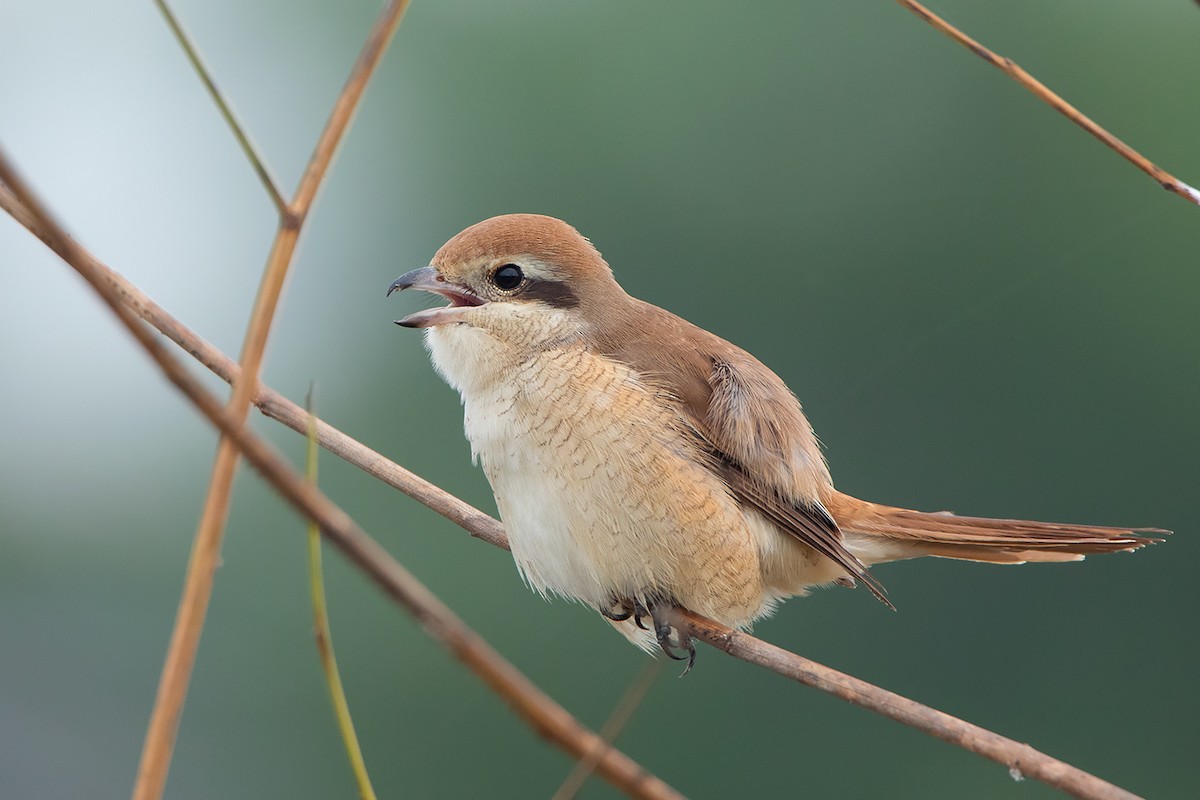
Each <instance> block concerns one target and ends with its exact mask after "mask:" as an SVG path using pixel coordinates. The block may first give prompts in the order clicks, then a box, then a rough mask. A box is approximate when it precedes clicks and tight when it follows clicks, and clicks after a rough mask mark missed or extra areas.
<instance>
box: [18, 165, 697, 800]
mask: <svg viewBox="0 0 1200 800" xmlns="http://www.w3.org/2000/svg"><path fill="white" fill-rule="evenodd" d="M0 184H6V185H7V187H8V188H7V189H4V187H3V186H0V205H3V206H4V207H5V208H16V209H18V213H17V214H14V216H15V217H16V218H17V219H18V220H28V221H29V222H30V223H31V225H32V226H33V229H36V230H37V231H38V235H39V238H42V239H43V241H45V242H46V243H47V244H48V245H49V246H50V248H51V249H52V250H53V251H54V252H55V253H56V254H58V255H59V257H61V258H62V259H63V260H64V261H65V262H67V264H69V265H70V266H71V267H72V268H74V269H75V271H76V272H78V273H79V274H80V275H81V276H82V277H83V278H84V279H85V280H86V281H87V282H88V283H89V284H90V285H91V286H92V288H93V289H95V291H96V293H97V294H99V295H100V297H101V299H102V300H103V301H104V302H105V303H106V304H107V305H108V306H109V308H111V309H112V311H113V313H114V314H116V316H117V318H118V319H119V320H120V321H121V323H122V324H123V325H124V326H125V328H126V329H127V330H128V331H129V332H130V333H131V334H132V335H133V337H134V338H135V339H136V340H137V342H138V344H140V345H141V346H142V348H143V349H144V350H145V351H146V352H147V353H148V354H149V355H150V357H151V358H152V359H153V360H154V362H155V363H156V364H157V365H158V366H159V368H160V369H161V370H162V371H163V373H164V374H165V375H166V377H167V378H168V380H170V381H171V383H172V384H174V385H175V387H176V388H178V389H179V390H180V391H181V392H182V393H183V394H184V395H185V396H186V397H187V398H188V399H189V400H190V401H191V402H192V403H193V404H194V405H195V406H196V408H197V409H199V410H200V412H201V413H202V414H204V416H205V417H207V418H208V420H209V421H210V422H211V423H212V424H213V425H214V426H215V427H217V428H218V429H219V430H220V431H221V432H222V434H223V435H224V436H225V437H227V438H228V440H229V441H231V442H232V443H233V444H234V445H235V446H236V447H237V448H239V449H240V450H241V452H242V453H243V454H245V456H246V459H247V460H248V461H249V462H250V463H251V464H252V465H253V466H254V467H255V469H257V470H258V472H259V473H260V474H261V475H262V476H263V477H264V478H266V480H267V481H268V482H269V483H270V484H271V485H272V486H273V487H274V488H275V489H276V490H277V491H278V492H279V493H280V494H281V495H282V496H283V497H284V499H286V500H287V501H288V502H289V503H290V504H291V505H292V506H294V507H295V508H296V509H297V510H299V511H300V512H301V513H302V514H304V515H305V516H307V517H308V518H309V519H311V520H313V521H314V522H316V523H317V524H318V525H320V528H321V532H322V534H324V535H325V536H326V538H328V539H329V540H330V541H331V542H332V543H333V545H334V546H335V547H337V548H338V549H339V550H341V551H342V553H343V554H344V555H345V556H346V557H347V558H348V559H349V560H350V561H351V562H352V563H354V564H355V565H357V566H358V567H359V568H360V569H361V570H362V571H363V572H364V573H365V574H366V575H367V576H368V577H369V578H371V579H372V580H373V581H374V582H375V584H376V585H377V586H379V587H380V588H381V589H383V591H384V592H385V593H386V594H387V595H388V596H389V597H391V598H392V599H393V600H395V601H396V602H397V603H399V604H400V605H401V606H402V607H403V608H405V609H406V610H407V611H408V612H409V613H410V614H412V615H413V616H414V617H415V618H416V619H417V621H418V622H419V623H420V624H421V627H422V628H423V629H424V630H425V632H426V633H428V634H429V635H430V636H432V637H433V638H434V639H436V640H438V641H439V642H441V643H442V644H443V645H444V646H445V647H446V648H447V649H448V650H450V652H451V653H453V654H454V656H455V657H456V658H458V659H459V660H460V661H462V662H463V663H464V664H466V665H467V666H468V667H469V668H470V669H471V671H472V672H474V673H475V674H476V675H477V676H479V678H480V679H481V680H483V681H484V683H486V684H487V685H488V686H489V687H490V688H491V689H492V690H493V691H495V692H496V694H498V695H499V696H500V697H502V698H504V700H505V701H506V702H507V703H508V704H509V705H510V706H511V707H512V708H513V710H514V711H515V712H516V713H517V714H518V715H519V716H520V717H521V718H522V719H524V720H525V721H526V722H527V723H529V725H530V726H531V727H532V728H533V729H534V730H535V731H537V732H538V733H539V734H541V735H542V736H544V737H545V738H547V739H549V740H550V741H551V742H553V743H554V744H556V745H558V746H559V747H561V748H562V749H564V750H566V751H567V752H568V753H570V754H571V755H573V756H574V757H576V758H582V757H583V756H584V755H586V754H588V753H591V752H594V751H595V750H596V749H600V750H602V751H603V752H602V755H601V757H600V761H599V764H598V765H597V771H598V772H599V773H600V774H601V775H603V776H604V777H605V778H606V779H607V780H608V781H609V782H610V783H612V784H613V785H614V786H616V787H617V788H618V789H620V790H621V791H623V792H625V793H626V794H628V795H630V796H631V797H638V798H658V799H659V800H678V798H680V797H681V795H679V793H678V792H676V791H675V790H674V789H672V788H671V787H670V786H668V785H667V784H666V783H664V782H663V781H662V780H660V779H659V778H657V777H655V776H654V775H652V774H650V773H649V772H647V771H646V770H644V769H643V768H642V767H641V766H639V765H638V764H637V763H635V762H634V761H633V760H631V759H630V758H629V757H628V756H626V755H625V754H623V753H621V752H620V751H618V750H616V749H615V748H613V747H611V746H608V745H606V744H605V743H604V742H603V740H601V739H600V738H599V737H598V736H597V735H596V734H594V733H592V732H591V731H589V730H588V729H587V728H584V727H583V726H582V725H580V724H579V723H578V722H577V721H576V720H575V718H574V717H572V716H571V714H570V713H569V712H567V711H566V709H564V708H563V707H562V706H560V705H558V704H557V703H555V702H554V700H553V699H552V698H550V697H549V696H547V695H546V694H545V693H544V692H542V690H541V689H539V688H538V687H537V685H536V684H534V683H533V682H532V681H530V680H529V679H528V678H526V677H525V676H524V675H523V674H522V673H521V672H520V671H518V670H517V668H516V667H514V666H513V665H512V664H510V663H509V662H508V661H506V660H505V659H504V657H503V656H502V655H500V653H498V652H496V650H494V649H493V648H492V647H491V646H490V645H489V644H488V643H487V642H486V641H484V639H483V638H482V637H480V636H479V635H478V634H477V633H475V632H474V631H473V630H471V629H470V628H469V627H467V625H466V624H465V623H464V622H463V621H462V620H460V619H459V618H458V617H457V616H455V614H454V612H453V611H451V610H450V609H449V608H448V607H446V605H445V604H443V603H442V602H441V600H439V599H438V598H437V597H436V596H435V595H434V594H433V593H432V592H430V591H429V590H428V589H427V588H425V586H424V585H423V584H421V582H420V581H418V580H417V579H416V578H415V577H413V575H411V574H410V573H409V572H408V571H407V570H406V569H404V567H403V566H401V565H400V563H399V562H397V561H396V560H395V559H394V558H392V556H391V555H390V554H389V553H388V552H387V551H386V550H384V549H383V547H381V546H380V545H379V544H378V543H377V542H376V541H375V540H374V539H372V538H371V537H370V536H368V535H367V534H366V533H365V532H364V531H363V530H362V529H361V528H359V527H358V526H357V525H356V524H355V522H354V521H353V520H352V519H350V517H349V516H348V515H347V514H346V513H345V512H344V511H342V510H341V509H340V508H338V507H337V506H336V505H334V504H333V502H332V501H330V500H329V499H328V498H327V497H325V495H324V494H322V493H321V491H320V490H319V489H317V488H316V487H315V486H314V485H312V484H311V483H309V482H308V481H306V480H305V479H304V478H303V477H302V476H301V475H300V474H299V473H297V472H296V471H295V470H293V469H292V467H291V465H290V464H288V462H287V460H286V459H284V458H283V456H281V455H280V454H279V453H278V452H277V451H276V450H275V449H274V448H272V447H271V446H270V445H269V444H267V443H266V441H265V440H263V439H262V438H260V437H258V436H256V435H254V434H253V433H252V432H251V431H250V430H249V429H248V428H246V427H245V426H244V425H243V424H242V420H239V419H237V418H235V417H234V416H233V414H231V413H230V411H229V409H228V408H226V407H223V406H222V405H221V404H220V403H219V402H218V401H217V399H216V398H215V397H214V396H213V395H212V394H210V393H209V392H208V391H207V390H206V389H205V388H204V387H203V386H202V385H201V384H200V383H199V382H198V381H197V380H196V379H195V378H194V377H193V376H192V375H191V374H190V373H189V372H188V371H187V369H185V368H184V366H183V365H182V364H181V363H179V361H177V360H176V359H175V358H174V357H173V356H172V355H171V354H170V353H168V352H167V351H166V349H165V348H164V347H163V345H162V343H161V342H160V341H159V340H158V339H157V338H156V337H155V335H154V334H153V333H152V332H151V331H150V329H149V328H147V327H145V326H144V325H142V323H141V322H140V321H139V320H138V318H137V316H135V315H134V312H133V311H132V310H131V308H130V307H128V306H127V305H125V303H124V297H123V296H122V293H121V292H120V290H119V289H117V288H116V287H115V286H114V285H113V283H112V282H111V280H110V279H109V276H107V275H105V274H104V272H105V270H106V269H107V268H105V267H103V265H101V264H100V263H99V262H98V261H97V260H96V259H95V258H94V257H92V256H91V255H90V254H89V253H87V252H86V251H85V250H83V248H82V247H80V246H79V245H77V244H75V242H74V241H73V240H72V239H71V238H70V237H69V236H67V235H66V233H65V232H64V231H63V230H62V228H61V227H60V226H58V225H57V223H55V222H54V220H53V218H52V217H51V216H50V215H49V212H47V211H46V210H45V209H44V208H43V206H42V205H41V203H40V202H39V201H38V199H37V198H36V197H35V196H34V195H33V194H32V193H31V192H30V191H29V190H28V189H26V188H25V186H24V183H23V181H21V180H20V178H19V177H18V176H17V175H16V173H15V172H14V171H13V169H12V168H11V167H10V166H9V163H8V159H7V157H6V156H5V155H4V153H3V151H0ZM301 413H303V412H301Z"/></svg>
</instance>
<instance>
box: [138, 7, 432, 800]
mask: <svg viewBox="0 0 1200 800" xmlns="http://www.w3.org/2000/svg"><path fill="white" fill-rule="evenodd" d="M407 7H408V0H392V2H391V3H389V4H388V5H387V7H386V8H384V9H383V11H382V12H380V15H379V17H378V18H377V20H376V22H375V25H374V27H373V28H372V29H371V33H370V35H369V36H368V38H367V42H366V44H365V45H364V47H363V51H362V54H361V55H360V57H359V59H358V61H357V62H356V63H355V65H354V68H353V70H352V71H351V74H350V79H349V80H348V81H347V83H346V86H345V88H344V89H343V90H342V93H341V95H340V96H339V97H338V100H337V102H336V103H335V104H334V108H333V111H332V112H331V113H330V117H329V122H328V123H327V124H326V127H325V130H324V132H323V133H322V135H321V137H320V139H319V140H318V142H317V145H316V147H315V148H314V150H313V154H312V158H311V159H310V161H309V166H308V168H307V170H306V171H305V173H304V177H303V178H302V179H301V181H300V186H299V187H298V188H297V190H296V197H295V198H294V200H293V201H292V203H291V204H290V205H289V206H288V208H287V210H286V213H284V214H283V215H282V216H281V218H280V225H279V229H278V231H277V232H276V235H275V241H274V243H273V244H272V245H271V252H270V255H269V256H268V257H267V264H266V267H265V268H264V269H263V276H262V281H261V283H260V284H259V290H258V295H257V296H256V298H255V301H254V310H253V311H252V312H251V315H250V322H249V324H248V325H247V328H246V336H245V339H244V340H243V343H242V355H241V359H240V362H241V370H242V376H243V377H242V379H240V380H237V381H235V382H234V383H233V397H232V398H230V400H229V405H228V409H229V413H230V415H231V416H232V417H233V419H234V420H235V421H236V422H237V423H238V424H239V425H240V424H242V423H243V422H244V421H245V419H246V415H247V413H248V412H249V409H250V404H251V400H252V399H253V395H254V391H255V389H256V387H257V385H258V375H259V371H260V368H261V367H262V360H263V354H264V352H265V351H266V347H267V337H268V335H269V333H270V330H271V323H272V321H273V320H274V317H275V310H276V307H277V306H278V304H279V296H280V294H281V293H282V291H283V283H284V279H285V278H286V277H287V273H288V269H289V267H290V266H291V263H292V258H293V256H294V255H295V252H296V243H297V241H298V240H299V238H300V231H301V229H302V228H303V226H304V221H305V219H307V217H308V212H309V210H310V209H311V208H312V203H313V200H314V199H315V198H316V194H317V190H318V189H319V188H320V185H321V182H322V180H323V179H324V177H325V174H326V173H327V171H328V169H329V165H330V162H331V161H332V160H333V154H334V152H335V151H336V150H337V146H338V143H339V142H341V140H342V137H343V136H344V134H345V132H346V130H347V128H348V127H349V125H350V120H351V119H352V117H353V116H354V110H355V108H357V106H358V101H359V100H360V99H361V98H362V94H363V91H364V89H365V87H366V84H367V81H368V80H369V79H370V77H371V74H372V72H373V71H374V69H375V67H376V66H377V65H378V64H379V60H380V58H382V56H383V51H384V50H385V49H386V47H387V44H388V42H389V41H390V40H391V37H392V34H393V33H395V31H396V27H397V26H398V25H399V24H400V18H401V16H403V14H404V10H405V8H407ZM238 456H239V448H238V447H237V446H236V445H235V443H234V441H233V440H232V439H230V438H229V437H228V436H222V437H221V441H220V443H219V444H218V446H217V455H216V458H215V459H214V461H213V468H212V476H211V478H210V480H209V487H208V496H207V497H206V499H205V502H204V510H203V511H202V512H201V515H200V523H199V525H198V527H197V530H196V536H195V539H194V540H193V544H192V552H191V556H190V557H189V559H188V566H187V574H186V575H185V577H184V584H183V596H182V597H181V598H180V601H179V610H178V612H177V615H176V618H175V626H174V628H173V629H172V631H171V641H170V644H169V645H168V647H167V656H166V659H165V662H164V664H163V671H162V677H161V678H160V680H159V684H158V692H157V694H156V696H155V700H154V709H153V711H151V713H150V723H149V725H148V726H147V730H146V741H145V744H144V746H143V749H142V758H141V763H140V764H139V766H138V774H137V780H136V783H135V784H134V791H133V796H134V800H158V798H160V797H161V796H162V792H163V788H164V786H165V785H166V781H167V771H168V769H169V768H170V764H171V753H172V751H173V750H174V744H175V735H176V733H177V731H178V729H179V719H180V717H181V715H182V713H183V703H184V699H185V698H186V696H187V687H188V683H189V682H190V680H191V674H192V666H193V665H194V664H195V660H196V650H197V649H198V648H199V646H200V634H201V631H202V630H203V629H204V618H205V615H206V614H207V611H208V603H209V599H210V598H211V597H212V587H213V581H214V579H215V574H216V569H217V562H218V561H219V555H220V549H221V539H222V537H223V534H224V531H225V521H226V519H227V518H228V516H229V500H230V494H231V492H232V489H233V477H234V472H235V471H236V469H237V463H238Z"/></svg>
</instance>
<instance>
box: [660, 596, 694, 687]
mask: <svg viewBox="0 0 1200 800" xmlns="http://www.w3.org/2000/svg"><path fill="white" fill-rule="evenodd" d="M669 608H670V606H668V607H667V609H669ZM650 618H651V619H652V620H653V621H654V638H656V639H657V640H658V646H659V647H661V648H662V651H663V652H664V653H666V655H667V658H670V659H672V660H674V661H687V666H686V667H684V668H683V672H682V673H681V674H680V676H679V677H681V678H682V677H683V676H684V675H687V674H688V673H689V672H691V671H692V666H693V665H695V663H696V643H695V642H693V641H692V637H691V636H690V635H688V634H687V633H685V632H684V631H683V630H681V629H679V628H674V627H673V626H672V625H671V621H670V619H669V618H668V612H667V611H666V610H663V607H662V606H659V605H654V606H651V608H650ZM672 631H673V632H674V633H675V641H671V633H672ZM676 649H683V650H687V655H676V653H675V650H676Z"/></svg>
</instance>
